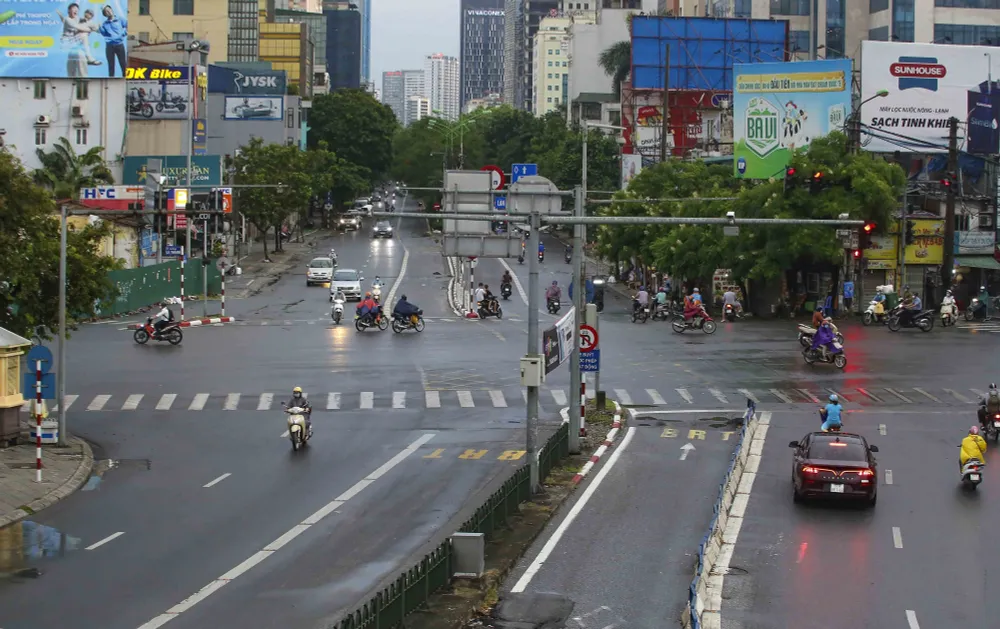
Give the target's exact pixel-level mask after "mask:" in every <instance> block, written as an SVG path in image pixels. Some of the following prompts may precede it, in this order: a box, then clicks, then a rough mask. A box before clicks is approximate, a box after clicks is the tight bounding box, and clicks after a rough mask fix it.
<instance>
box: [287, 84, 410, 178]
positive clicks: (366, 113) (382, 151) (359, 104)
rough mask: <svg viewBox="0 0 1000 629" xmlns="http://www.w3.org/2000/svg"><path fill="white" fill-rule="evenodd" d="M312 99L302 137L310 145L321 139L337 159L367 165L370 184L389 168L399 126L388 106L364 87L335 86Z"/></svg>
mask: <svg viewBox="0 0 1000 629" xmlns="http://www.w3.org/2000/svg"><path fill="white" fill-rule="evenodd" d="M312 103H313V106H312V109H311V110H310V114H309V127H310V128H309V135H308V136H307V138H306V139H307V142H308V145H309V147H310V148H315V147H318V146H319V143H320V142H321V141H325V142H326V143H327V146H328V147H329V149H330V150H331V151H333V152H334V153H336V154H337V156H338V157H340V158H341V159H345V160H347V161H349V162H352V163H354V164H357V165H358V166H362V167H364V168H367V169H368V170H369V171H370V173H371V174H370V183H371V184H374V183H376V182H377V181H378V180H380V179H381V178H382V177H384V176H385V175H386V174H387V173H388V172H389V171H390V169H391V168H392V163H393V156H392V148H393V143H392V140H393V137H394V136H395V134H396V129H397V128H398V127H399V124H398V123H397V122H396V116H395V114H393V113H392V109H390V108H389V107H388V106H387V105H383V104H382V103H380V102H378V101H377V100H375V97H374V96H372V95H371V94H369V93H368V92H366V91H364V90H337V91H335V92H333V93H332V94H322V95H320V96H317V97H316V98H314V99H313V101H312Z"/></svg>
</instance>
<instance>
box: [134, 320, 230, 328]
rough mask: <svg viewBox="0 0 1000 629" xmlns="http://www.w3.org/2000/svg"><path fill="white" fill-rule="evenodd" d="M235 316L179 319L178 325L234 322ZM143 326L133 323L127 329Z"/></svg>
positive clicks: (187, 326)
mask: <svg viewBox="0 0 1000 629" xmlns="http://www.w3.org/2000/svg"><path fill="white" fill-rule="evenodd" d="M235 321H236V317H208V318H207V319H189V320H187V321H180V322H179V323H180V327H182V328H196V327H198V326H200V325H215V324H217V323H234V322H235ZM142 327H145V326H143V325H142V324H141V323H135V324H133V325H130V326H129V327H128V329H129V330H138V329H139V328H142Z"/></svg>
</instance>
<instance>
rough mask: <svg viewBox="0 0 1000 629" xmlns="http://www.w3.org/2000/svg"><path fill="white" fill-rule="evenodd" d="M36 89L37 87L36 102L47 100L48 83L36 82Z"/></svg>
mask: <svg viewBox="0 0 1000 629" xmlns="http://www.w3.org/2000/svg"><path fill="white" fill-rule="evenodd" d="M34 87H35V100H45V92H46V82H45V81H35V82H34Z"/></svg>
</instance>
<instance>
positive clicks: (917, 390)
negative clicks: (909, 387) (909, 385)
mask: <svg viewBox="0 0 1000 629" xmlns="http://www.w3.org/2000/svg"><path fill="white" fill-rule="evenodd" d="M913 390H914V391H916V392H917V393H919V394H921V395H923V396H925V397H929V398H930V399H932V400H934V401H935V402H937V403H938V404H940V403H941V400H939V399H938V398H936V397H934V396H933V395H931V394H930V393H928V392H927V391H924V390H923V389H921V388H920V387H913Z"/></svg>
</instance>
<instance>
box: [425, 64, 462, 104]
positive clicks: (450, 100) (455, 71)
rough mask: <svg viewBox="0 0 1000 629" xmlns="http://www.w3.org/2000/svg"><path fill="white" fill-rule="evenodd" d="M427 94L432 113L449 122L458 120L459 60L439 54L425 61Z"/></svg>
mask: <svg viewBox="0 0 1000 629" xmlns="http://www.w3.org/2000/svg"><path fill="white" fill-rule="evenodd" d="M424 75H425V81H426V93H425V94H424V96H426V97H427V98H429V99H430V101H431V111H433V112H436V113H439V114H440V115H441V116H443V117H444V118H447V119H448V120H458V114H459V112H460V111H461V109H460V108H459V105H458V80H459V65H458V59H456V58H455V57H449V56H447V55H444V54H441V53H437V54H433V55H430V56H428V57H427V58H426V59H425V60H424Z"/></svg>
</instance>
